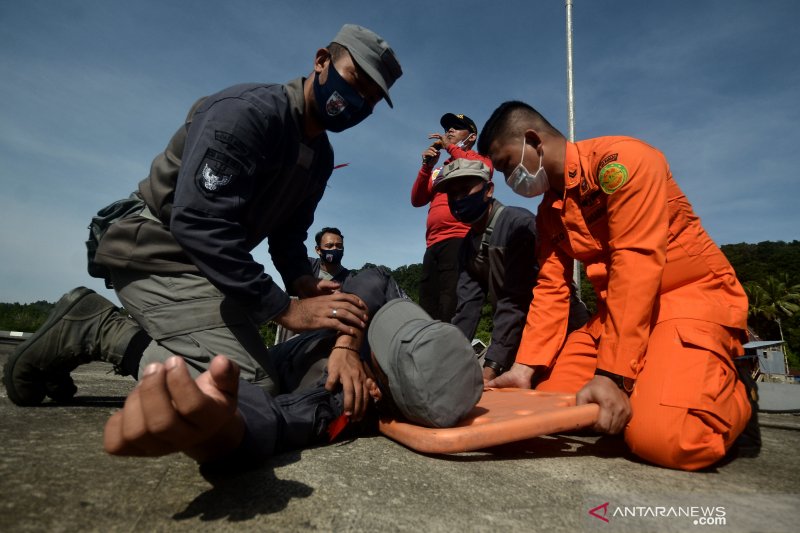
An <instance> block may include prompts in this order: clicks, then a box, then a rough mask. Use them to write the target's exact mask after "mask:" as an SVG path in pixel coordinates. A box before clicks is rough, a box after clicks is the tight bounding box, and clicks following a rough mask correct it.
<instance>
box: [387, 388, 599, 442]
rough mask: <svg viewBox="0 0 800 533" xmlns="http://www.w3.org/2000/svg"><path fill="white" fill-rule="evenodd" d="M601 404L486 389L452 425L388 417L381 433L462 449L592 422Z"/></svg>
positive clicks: (568, 397)
mask: <svg viewBox="0 0 800 533" xmlns="http://www.w3.org/2000/svg"><path fill="white" fill-rule="evenodd" d="M599 410H600V408H599V406H598V405H597V404H586V405H575V395H574V394H562V393H556V392H537V391H533V390H527V389H486V390H484V391H483V396H481V399H480V401H479V402H478V403H477V405H476V406H475V407H473V409H472V411H470V413H469V414H468V415H467V416H466V418H464V419H463V420H462V421H461V422H459V423H458V425H456V426H455V427H452V428H427V427H423V426H417V425H415V424H409V423H407V422H399V421H397V420H391V419H383V420H381V421H380V422H379V425H378V427H379V429H380V431H381V433H383V434H384V435H386V436H387V437H389V438H390V439H392V440H395V441H397V442H399V443H401V444H403V445H405V446H407V447H409V448H411V449H412V450H415V451H417V452H420V453H459V452H469V451H473V450H480V449H483V448H488V447H490V446H497V445H499V444H506V443H509V442H516V441H520V440H525V439H530V438H533V437H539V436H542V435H549V434H552V433H562V432H564V431H572V430H576V429H580V428H585V427H588V426H591V425H593V424H594V423H595V422H596V421H597V414H598V412H599Z"/></svg>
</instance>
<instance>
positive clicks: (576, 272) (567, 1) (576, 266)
mask: <svg viewBox="0 0 800 533" xmlns="http://www.w3.org/2000/svg"><path fill="white" fill-rule="evenodd" d="M564 5H565V6H566V8H567V124H568V128H569V132H568V138H569V142H575V89H574V80H573V77H572V0H564ZM572 270H573V272H572V279H573V280H574V282H575V288H576V291H577V296H578V298H580V297H581V264H580V262H579V261H578V260H577V259H575V260H574V261H573V262H572Z"/></svg>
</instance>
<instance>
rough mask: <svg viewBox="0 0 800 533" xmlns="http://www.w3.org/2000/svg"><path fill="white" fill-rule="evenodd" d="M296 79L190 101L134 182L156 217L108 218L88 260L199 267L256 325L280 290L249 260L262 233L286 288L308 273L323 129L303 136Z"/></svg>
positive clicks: (168, 269) (280, 302)
mask: <svg viewBox="0 0 800 533" xmlns="http://www.w3.org/2000/svg"><path fill="white" fill-rule="evenodd" d="M303 82H304V80H303V79H301V78H299V79H296V80H294V81H292V82H290V83H288V84H286V85H277V84H275V85H264V84H244V85H236V86H233V87H230V88H228V89H224V90H222V91H220V92H218V93H216V94H213V95H211V96H208V97H206V98H203V99H201V100H200V101H199V102H197V103H196V104H195V105H194V106H193V107H192V109H191V111H190V112H189V115H188V116H187V118H186V121H185V123H184V125H183V126H181V128H179V130H178V132H177V133H176V134H175V135H174V136H173V138H172V139H171V140H170V142H169V144H168V146H167V148H166V149H165V151H164V152H163V153H162V154H160V155H159V156H158V157H156V159H155V160H154V161H153V164H152V167H151V171H150V175H149V176H148V177H147V178H145V179H144V180H142V182H140V183H139V188H138V191H137V192H138V194H139V195H141V196H142V198H143V199H144V201H145V203H146V204H147V206H148V208H149V210H150V212H151V213H152V215H155V218H157V219H158V220H160V222H161V223H159V222H158V221H155V220H152V219H149V218H146V217H143V216H133V217H130V218H126V219H123V220H120V221H118V222H117V223H115V224H113V225H112V226H111V227H110V229H109V230H108V232H107V233H106V235H105V236H104V237H103V239H102V240H101V242H100V245H99V247H98V251H97V257H96V260H97V262H98V263H101V264H103V265H106V266H109V267H112V268H124V269H133V270H139V271H145V272H153V273H183V272H190V273H200V274H202V275H203V276H205V277H207V278H208V280H209V281H210V282H211V283H213V284H214V285H215V286H216V287H217V288H219V289H220V290H221V291H222V292H223V293H224V294H226V295H227V296H230V297H232V298H234V299H235V300H236V301H238V302H239V303H240V304H241V305H242V306H243V307H244V308H246V309H248V310H249V311H250V312H251V314H252V316H253V318H254V319H255V320H256V321H258V322H264V321H266V320H268V319H270V318H272V317H274V316H276V315H278V314H280V313H281V312H282V311H283V310H284V309H285V308H286V307H287V306H288V305H289V297H288V295H287V294H286V293H285V292H284V291H283V290H282V289H281V288H280V287H278V285H277V284H276V283H275V282H274V280H273V279H272V278H271V277H270V276H269V275H268V274H266V272H265V271H264V267H263V266H262V265H261V264H259V263H258V262H256V261H255V259H254V258H253V256H252V250H253V249H254V248H255V247H256V246H258V245H259V244H260V243H261V242H263V241H264V239H268V242H269V253H270V255H271V257H272V261H273V264H274V265H275V268H276V269H277V270H278V272H279V273H280V275H281V277H282V278H283V281H284V284H285V286H286V287H290V286H291V284H292V282H293V281H294V280H296V279H297V278H298V277H300V276H301V275H305V274H308V275H310V274H311V269H310V266H309V264H308V260H307V259H306V249H305V245H304V242H305V240H306V238H307V231H308V228H309V226H310V225H311V223H312V222H313V219H314V211H315V209H316V207H317V204H318V203H319V200H320V199H321V198H322V194H323V192H324V190H325V186H326V183H327V180H328V178H329V177H330V174H331V172H332V170H333V149H332V148H331V145H330V143H329V141H328V137H327V135H326V134H324V133H323V134H321V135H319V136H318V137H316V138H314V139H312V140H309V139H306V138H305V135H304V133H303V114H304V109H305V108H304V98H303Z"/></svg>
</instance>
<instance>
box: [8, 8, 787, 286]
mask: <svg viewBox="0 0 800 533" xmlns="http://www.w3.org/2000/svg"><path fill="white" fill-rule="evenodd" d="M574 4H575V5H574V12H573V19H574V20H573V21H574V31H575V40H574V64H575V98H576V138H578V139H581V138H589V137H596V136H600V135H631V136H634V137H639V138H641V139H643V140H645V141H647V142H649V143H650V144H652V145H654V146H656V147H658V148H659V149H661V150H662V151H663V152H664V153H665V154H666V155H667V157H668V159H669V160H670V164H671V167H672V170H673V173H674V175H675V177H676V179H677V181H678V183H679V184H680V185H681V187H682V188H683V190H684V191H685V192H686V193H687V195H688V197H689V199H690V200H691V202H692V203H693V205H694V207H695V210H696V211H697V213H698V214H699V215H700V217H701V218H702V220H703V223H704V225H705V227H706V229H707V230H708V231H709V233H710V234H711V236H712V237H713V238H714V239H715V240H716V241H717V242H718V243H719V244H726V243H736V242H760V241H764V240H784V241H791V240H795V239H798V237H800V231H799V230H798V228H800V210H798V208H797V206H796V204H797V202H798V200H799V199H800V179H798V178H799V177H800V176H798V170H797V164H796V161H795V160H796V156H795V153H796V152H797V151H798V147H800V133H798V125H800V112H799V106H798V97H799V96H800V68H798V67H800V44H798V40H797V38H796V36H797V27H796V25H797V20H798V19H799V18H800V2H796V1H795V0H770V1H767V2H764V1H756V0H753V1H745V0H671V1H669V2H643V1H641V0H638V1H633V0H631V1H628V0H575V1H574ZM347 22H354V23H358V24H362V25H364V26H367V27H369V28H371V29H373V30H375V31H376V32H378V33H379V34H381V35H382V36H383V37H384V38H385V39H386V40H387V41H388V42H389V43H390V44H391V45H392V47H393V48H394V49H395V51H396V53H397V55H398V57H399V59H400V62H401V64H402V66H403V70H404V73H405V74H404V75H403V77H402V78H401V79H400V80H399V81H398V82H397V83H396V85H395V87H394V88H393V90H392V99H393V101H394V103H395V108H394V110H392V109H389V108H388V107H387V106H386V105H385V103H381V104H380V105H379V107H378V108H376V111H375V113H374V114H373V116H371V117H370V118H368V119H367V120H366V121H365V122H364V123H363V124H362V125H361V126H359V127H357V128H355V129H353V130H351V131H348V132H344V133H341V134H331V142H332V144H333V146H334V149H335V151H336V162H337V163H349V166H348V167H346V168H343V169H340V170H336V171H335V172H334V174H333V176H332V178H331V180H330V182H329V188H328V191H327V192H326V195H325V197H324V198H323V200H322V202H321V203H320V205H319V207H318V209H317V215H316V220H315V222H314V224H313V226H312V228H311V230H310V233H311V234H312V235H313V232H314V231H316V229H318V228H320V227H322V226H326V225H334V226H338V227H340V228H341V229H342V231H343V232H344V234H345V248H346V250H345V259H344V263H345V265H348V266H353V267H359V266H361V265H362V264H363V263H365V262H367V261H369V262H372V263H378V264H384V265H387V266H389V267H392V268H394V267H398V266H400V265H405V264H410V263H418V262H421V260H422V255H423V253H424V249H425V244H424V233H425V216H426V210H425V209H424V208H423V209H415V208H413V207H412V206H411V204H410V201H409V195H410V188H411V184H412V182H413V180H414V177H415V176H416V173H417V170H418V168H419V158H420V153H421V152H422V150H423V149H424V148H425V147H426V146H427V142H428V141H427V134H428V133H430V132H433V131H438V129H439V124H438V119H439V117H440V116H441V115H442V113H444V112H448V111H450V112H456V113H466V114H467V115H469V116H471V117H472V118H473V119H474V120H475V122H476V123H477V124H478V127H479V128H480V127H481V126H482V125H483V123H484V122H485V121H486V119H487V118H488V116H489V115H490V114H491V112H492V110H493V109H494V108H495V107H496V106H497V105H498V104H500V103H501V102H503V101H505V100H509V99H520V100H524V101H526V102H528V103H530V104H532V105H533V106H535V107H537V108H538V109H539V110H540V111H541V112H542V113H543V114H544V115H545V116H547V117H548V118H549V119H550V121H551V122H553V124H554V125H555V126H556V127H558V128H559V129H561V130H562V131H564V132H566V131H567V124H566V120H567V119H566V116H567V115H566V74H565V55H566V52H565V49H566V47H565V37H564V33H565V8H564V1H563V0H525V1H497V2H485V1H483V2H478V1H472V0H462V1H460V2H453V3H447V4H445V3H436V2H421V1H416V0H409V1H402V2H400V1H397V2H375V1H372V2H367V1H346V0H342V1H340V2H322V1H313V0H309V1H296V0H292V1H267V0H261V1H255V0H227V1H225V2H208V1H205V0H203V1H193V2H188V1H185V2H177V1H168V0H160V1H151V0H138V1H136V2H131V1H129V0H128V1H125V2H122V1H118V0H104V1H88V0H83V1H82V0H72V1H64V2H55V1H46V2H45V1H39V0H27V1H25V2H3V3H2V4H0V23H2V27H3V31H2V32H0V162H2V166H1V167H0V187H1V188H0V190H1V191H2V193H0V209H2V213H3V223H2V224H0V250H2V261H0V302H13V301H19V302H31V301H36V300H42V299H44V300H48V301H54V300H56V299H57V298H58V297H59V296H60V295H61V294H62V293H63V292H65V291H66V290H68V289H70V288H72V287H74V286H77V285H87V286H89V287H91V288H94V289H96V290H101V292H103V293H104V294H106V295H110V294H111V293H110V291H106V290H104V289H103V286H102V282H101V281H99V280H95V279H92V278H90V277H89V276H88V275H87V274H85V248H84V244H83V242H84V240H85V238H86V231H87V230H86V226H87V224H88V221H89V219H90V218H91V216H92V215H93V214H94V213H95V212H96V211H97V210H98V209H99V208H101V207H103V206H105V205H106V204H108V203H110V202H111V201H113V200H116V199H119V198H122V197H125V196H127V195H128V194H129V193H130V192H131V191H133V189H134V188H135V186H136V184H137V183H138V181H139V180H140V179H142V178H143V177H144V176H146V175H147V172H148V169H149V166H150V162H151V161H152V159H153V157H154V156H155V155H156V154H158V153H159V152H160V151H161V150H163V148H164V146H165V145H166V142H167V141H168V139H169V138H170V136H171V135H172V133H173V132H174V131H175V130H176V129H177V128H178V126H179V125H180V124H181V123H182V121H183V118H184V116H185V114H186V112H187V110H188V108H189V106H190V105H191V104H192V103H193V102H194V101H195V100H196V99H197V98H198V97H200V96H203V95H206V94H210V93H212V92H215V91H217V90H219V89H222V88H224V87H226V86H228V85H232V84H235V83H241V82H256V81H263V82H285V81H288V80H290V79H293V78H295V77H297V76H301V75H302V76H305V75H308V73H309V72H311V69H312V60H313V57H314V53H315V52H316V50H317V48H319V47H321V46H325V45H326V44H327V43H328V42H329V41H330V39H331V38H332V37H333V36H334V35H335V34H336V32H337V31H338V29H339V27H340V26H341V25H342V24H343V23H347ZM496 190H497V196H498V197H499V198H500V199H501V200H502V201H503V202H505V203H507V204H513V205H521V206H524V207H527V208H529V209H531V210H533V211H535V209H536V206H537V204H538V200H528V199H524V198H521V197H516V196H514V195H513V193H511V192H510V190H509V189H508V187H507V186H506V185H505V184H504V183H502V182H501V181H498V186H497V189H496ZM308 246H309V252H312V249H313V243H312V242H311V240H309V241H308ZM255 256H256V258H257V259H258V260H259V261H261V262H263V263H264V264H265V265H267V266H268V272H271V273H273V274H274V272H275V271H274V269H273V268H272V267H271V263H270V259H269V256H268V255H267V253H266V243H265V244H263V245H262V246H260V247H259V248H258V250H256V251H255Z"/></svg>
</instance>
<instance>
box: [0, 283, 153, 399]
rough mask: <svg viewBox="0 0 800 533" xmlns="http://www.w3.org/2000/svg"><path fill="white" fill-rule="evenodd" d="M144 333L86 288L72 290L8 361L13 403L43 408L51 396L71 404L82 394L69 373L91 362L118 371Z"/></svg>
mask: <svg viewBox="0 0 800 533" xmlns="http://www.w3.org/2000/svg"><path fill="white" fill-rule="evenodd" d="M138 331H140V328H139V326H138V324H136V322H134V321H133V320H132V319H129V318H128V317H126V316H124V315H122V314H121V313H120V312H119V310H118V309H117V307H116V306H115V305H114V304H113V303H111V302H110V301H108V300H107V299H105V298H103V297H102V296H100V295H99V294H97V293H95V292H94V291H92V290H90V289H87V288H86V287H78V288H77V289H73V290H71V291H70V292H68V293H67V294H65V295H64V296H62V297H61V299H60V300H59V301H58V302H57V303H56V306H55V307H54V308H53V311H52V312H51V313H50V315H49V316H48V317H47V320H46V321H45V323H44V324H43V325H42V327H41V328H39V329H38V330H37V331H36V333H34V334H33V336H32V337H31V338H30V339H28V340H27V341H25V342H23V343H22V344H20V345H19V346H18V347H17V349H16V350H14V353H13V354H12V355H11V357H10V358H9V359H8V362H7V363H6V366H5V369H4V373H3V382H4V384H5V386H6V391H7V392H8V397H9V398H10V399H11V401H12V402H14V403H15V404H17V405H37V404H39V403H40V402H41V401H42V400H43V399H44V397H45V395H47V396H50V397H51V398H53V399H54V400H56V401H60V402H65V401H69V400H70V399H71V398H72V397H73V396H74V394H75V392H76V390H77V389H76V387H75V384H74V383H73V382H72V378H71V377H70V375H69V373H70V372H71V371H73V370H74V369H75V368H77V367H78V366H79V365H82V364H86V363H89V362H91V361H108V362H110V363H114V364H115V365H118V364H119V363H120V362H121V360H122V356H123V354H124V353H125V349H126V348H127V346H128V343H129V342H130V339H131V338H132V337H133V335H135V334H136V333H137V332H138Z"/></svg>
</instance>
